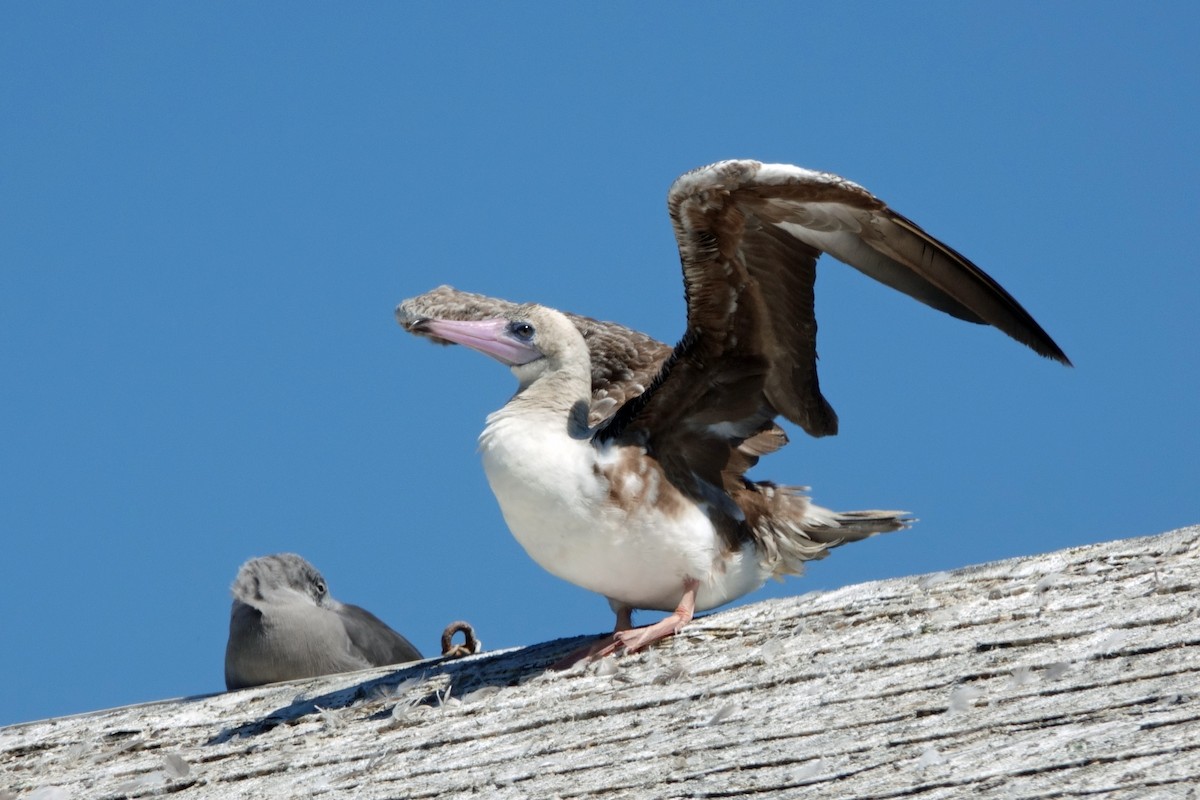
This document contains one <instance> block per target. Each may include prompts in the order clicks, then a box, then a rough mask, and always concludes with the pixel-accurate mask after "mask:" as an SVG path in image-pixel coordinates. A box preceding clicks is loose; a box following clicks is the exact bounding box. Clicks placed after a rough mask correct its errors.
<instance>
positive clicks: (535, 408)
mask: <svg viewBox="0 0 1200 800" xmlns="http://www.w3.org/2000/svg"><path fill="white" fill-rule="evenodd" d="M586 353H587V351H586V348H585V350H584V357H585V358H586ZM571 361H572V362H579V363H567V364H563V365H561V366H559V367H558V369H554V370H545V371H542V372H540V374H529V373H530V372H532V370H530V369H529V368H530V367H531V366H532V365H522V366H519V367H514V368H513V373H515V374H516V376H517V378H518V379H519V380H520V381H521V385H520V388H519V389H517V393H516V394H515V395H513V397H512V399H510V400H509V401H508V403H506V404H505V405H504V407H503V408H501V409H500V410H499V411H496V412H495V413H493V414H491V415H489V417H488V422H489V423H490V422H491V421H492V419H493V418H509V417H514V416H521V417H539V418H542V419H546V418H547V417H549V418H553V419H561V420H565V422H566V426H567V427H566V430H567V433H568V434H569V435H570V436H571V438H573V439H582V438H587V437H588V436H589V434H590V431H589V429H588V408H589V403H590V401H591V393H592V378H591V369H590V363H589V362H587V361H584V360H581V359H572V360H571ZM542 366H543V369H545V365H542Z"/></svg>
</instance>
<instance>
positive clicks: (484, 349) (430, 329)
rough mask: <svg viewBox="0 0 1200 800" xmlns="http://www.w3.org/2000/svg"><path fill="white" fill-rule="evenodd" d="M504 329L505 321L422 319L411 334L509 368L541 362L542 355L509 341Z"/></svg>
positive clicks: (526, 345) (521, 343) (532, 348)
mask: <svg viewBox="0 0 1200 800" xmlns="http://www.w3.org/2000/svg"><path fill="white" fill-rule="evenodd" d="M508 325H509V322H508V320H506V319H487V320H470V321H463V320H450V319H423V320H419V321H417V322H415V323H414V324H413V325H412V330H415V331H419V332H421V333H429V334H432V335H434V336H436V337H438V338H439V339H445V340H446V341H448V342H454V343H455V344H461V345H462V346H463V347H469V348H471V349H472V350H478V351H479V352H480V353H483V354H484V355H488V356H491V357H492V358H494V359H496V360H497V361H499V362H500V363H501V364H505V365H506V366H509V367H516V366H520V365H521V364H528V363H529V362H530V361H533V360H534V359H537V358H541V355H542V354H541V352H540V351H539V350H538V349H537V348H536V347H534V346H533V345H531V344H528V343H527V342H520V341H517V340H516V339H515V338H513V336H512V334H510V333H509V330H508Z"/></svg>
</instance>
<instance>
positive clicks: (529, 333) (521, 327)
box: [508, 322, 533, 342]
mask: <svg viewBox="0 0 1200 800" xmlns="http://www.w3.org/2000/svg"><path fill="white" fill-rule="evenodd" d="M508 332H509V333H511V334H512V335H513V336H515V337H517V338H518V339H520V340H521V341H523V342H528V341H529V340H530V339H532V338H533V326H532V325H530V324H529V323H528V322H510V323H508Z"/></svg>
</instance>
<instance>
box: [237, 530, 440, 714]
mask: <svg viewBox="0 0 1200 800" xmlns="http://www.w3.org/2000/svg"><path fill="white" fill-rule="evenodd" d="M232 590H233V608H232V609H231V611H230V615H229V642H228V644H227V645H226V647H225V687H226V688H227V689H231V690H232V689H243V688H245V687H247V686H259V685H261V684H264V683H274V682H276V681H286V680H293V679H295V678H312V677H316V676H318V675H330V674H333V673H337V672H352V671H354V670H359V669H366V668H367V667H381V666H386V665H388V664H401V663H404V662H408V661H420V660H421V657H422V656H421V654H420V652H418V650H417V648H415V647H413V646H412V644H411V643H410V642H409V641H408V640H407V639H405V638H404V637H403V636H401V635H400V634H398V633H396V632H395V631H394V630H392V629H391V628H389V627H388V626H387V625H386V624H384V622H383V621H382V620H380V619H379V618H378V617H376V616H375V615H374V614H372V613H371V612H370V611H367V610H366V609H364V608H359V607H358V606H354V605H350V604H348V603H340V602H338V601H337V600H335V599H334V598H333V596H332V595H331V594H329V587H328V586H327V585H326V583H325V579H324V578H323V577H322V576H321V573H320V572H318V571H317V568H316V567H314V566H313V565H312V564H310V563H308V562H307V561H305V560H304V559H303V558H301V557H300V556H298V555H296V554H294V553H277V554H275V555H270V556H263V557H262V558H253V559H250V560H249V561H247V562H246V563H245V564H243V565H242V567H241V569H240V570H238V575H237V579H236V580H234V582H233V587H232Z"/></svg>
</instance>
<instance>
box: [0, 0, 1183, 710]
mask: <svg viewBox="0 0 1200 800" xmlns="http://www.w3.org/2000/svg"><path fill="white" fill-rule="evenodd" d="M1196 8H1197V7H1196V6H1195V5H1194V4H1184V3H1178V4H1169V3H1164V4H1154V5H1152V6H1140V5H1137V4H1125V5H1114V4H1105V3H1093V2H1087V3H1067V2H1064V3H1040V2H1038V3H1019V2H1018V3H1006V4H999V5H997V4H978V3H959V2H946V3H921V4H916V5H914V4H879V3H835V4H832V5H831V4H821V5H817V4H800V3H763V4H742V3H739V4H727V5H726V4H722V5H717V4H710V3H698V4H678V3H675V4H649V5H647V4H632V3H629V4H605V5H603V6H595V5H569V6H563V5H561V4H540V5H533V4H503V5H496V4H491V3H489V4H469V3H468V4H463V5H458V6H456V7H454V8H453V9H450V7H449V6H446V5H445V4H431V5H429V6H419V5H417V4H410V3H389V4H351V5H345V4H328V3H322V4H315V3H250V4H247V3H189V4H184V3H128V2H118V3H102V4H96V3H78V4H74V3H67V4H64V3H53V2H51V3H5V4H3V5H0V375H2V376H3V377H2V380H0V411H2V413H0V493H2V497H0V535H2V536H3V553H4V558H3V563H4V573H5V580H4V581H3V582H2V583H0V607H3V608H4V609H5V613H4V616H3V623H0V624H2V625H3V628H2V635H3V652H4V656H3V658H2V659H0V724H4V723H9V722H14V721H19V720H26V719H34V718H41V717H49V716H55V715H62V714H67V713H73V712H81V711H87V710H92V709H99V708H105V707H110V706H115V705H120V704H126V703H132V702H137V701H144V700H153V699H160V698H167V697H174V696H180V695H188V694H196V693H203V692H212V691H218V690H220V689H222V688H223V685H224V684H223V680H222V660H223V655H224V647H225V636H226V632H227V625H228V607H229V590H228V587H229V584H230V582H231V581H232V580H233V577H234V574H235V573H236V571H237V568H238V566H239V565H240V564H241V562H242V561H243V560H245V559H246V558H249V557H251V556H256V555H264V554H267V553H272V552H278V551H295V552H298V553H300V554H302V555H304V556H305V557H307V558H308V559H309V560H311V561H312V562H314V563H315V564H316V565H317V566H318V567H319V568H320V569H321V570H322V571H323V572H324V573H325V575H326V577H327V578H328V580H329V582H330V585H331V588H332V589H333V592H334V594H335V595H337V596H339V597H340V598H341V599H343V600H346V601H350V602H355V603H358V604H361V605H363V606H366V607H367V608H370V609H371V610H373V611H374V612H375V613H377V614H378V615H379V616H381V617H382V618H384V619H385V620H387V621H388V622H389V623H391V624H392V625H393V626H394V627H396V628H397V629H398V630H400V631H401V632H403V633H404V634H405V635H406V636H408V637H409V638H410V639H412V641H413V642H414V643H416V644H417V645H418V647H420V648H421V649H422V650H423V651H425V652H426V653H433V652H434V651H435V650H436V649H437V644H436V640H437V636H438V634H439V633H440V631H441V629H442V627H443V626H444V625H445V624H446V623H448V622H450V621H451V620H453V619H457V618H465V619H467V620H470V621H471V622H472V623H474V624H475V625H476V627H477V628H478V630H479V632H480V635H481V636H482V638H483V640H484V643H485V644H486V645H487V646H488V647H489V648H497V647H506V646H513V645H520V644H527V643H533V642H538V641H543V640H546V639H550V638H555V637H559V636H568V635H574V634H578V633H584V632H593V631H601V630H604V629H606V628H607V627H608V626H609V625H610V624H611V621H612V618H611V614H610V612H609V609H608V606H607V604H606V603H605V602H604V600H603V599H601V598H599V597H597V596H594V595H590V594H588V593H587V592H585V591H583V590H582V589H578V588H575V587H574V586H571V585H569V584H566V583H563V582H561V581H559V580H557V579H555V578H553V577H551V576H550V575H548V574H546V573H544V572H542V571H541V570H540V569H539V568H538V567H537V566H536V565H534V564H533V563H532V562H531V561H530V560H529V559H528V558H527V557H526V556H525V555H524V553H523V552H522V551H521V550H520V548H519V547H518V545H517V544H516V543H515V541H514V540H513V539H512V538H511V536H510V535H509V534H508V532H507V531H506V529H505V527H504V523H503V521H502V519H501V518H500V515H499V512H498V511H497V509H496V506H495V503H494V501H493V499H492V497H491V494H490V492H489V491H488V488H487V485H486V482H485V480H484V478H483V474H482V470H481V469H480V466H479V463H478V459H477V456H476V454H475V437H476V435H477V433H478V432H479V430H480V429H481V427H482V424H483V418H484V416H485V414H486V413H487V412H488V411H490V410H492V409H494V408H496V407H498V406H499V405H501V404H502V403H503V402H504V401H505V400H506V399H507V398H508V396H509V395H510V394H511V392H512V391H513V388H514V383H513V379H512V377H511V375H509V374H508V373H507V371H506V370H504V369H503V368H502V367H500V366H498V365H497V364H495V363H494V362H491V361H490V360H488V359H486V358H484V357H482V356H479V355H478V354H475V353H470V352H468V351H465V350H463V349H461V348H455V349H444V348H436V347H433V346H431V345H428V344H426V343H424V342H422V341H419V340H417V339H414V338H412V337H410V336H408V335H406V334H404V333H403V332H402V331H401V330H400V329H399V328H398V327H397V326H396V325H395V323H394V321H393V318H392V308H393V307H394V305H395V304H396V303H397V302H398V301H399V300H401V299H403V298H405V297H408V296H411V295H414V294H418V293H420V292H423V291H425V290H427V289H429V288H431V287H433V286H435V285H437V284H440V283H452V284H454V285H456V286H459V287H461V288H464V289H470V290H474V291H479V292H485V293H488V294H494V295H499V296H502V297H508V298H510V299H514V300H537V301H540V302H543V303H546V304H549V305H554V306H557V307H560V308H564V309H569V310H572V311H577V312H580V313H585V314H590V315H593V316H598V317H602V318H607V319H614V320H617V321H620V322H623V323H626V324H628V325H631V326H633V327H636V328H640V329H643V330H645V331H647V332H649V333H652V334H654V335H656V336H658V337H659V338H661V339H665V340H668V341H671V342H673V341H674V340H675V339H676V338H677V337H678V335H679V334H680V333H681V332H682V330H683V320H684V308H683V302H682V299H681V285H680V276H679V272H678V260H677V255H676V251H675V244H674V240H673V238H672V235H671V230H670V226H669V223H668V219H667V215H666V211H665V196H666V190H667V187H668V186H669V185H670V183H671V181H672V180H673V179H674V178H675V177H676V176H677V175H678V174H680V173H681V172H683V171H685V170H687V169H690V168H693V167H696V166H699V165H702V164H705V163H708V162H711V161H715V160H719V159H723V158H734V157H743V158H757V159H761V160H768V161H783V162H789V163H795V164H800V165H803V166H806V167H811V168H815V169H822V170H829V171H833V172H837V173H839V174H842V175H844V176H846V177H848V178H850V179H852V180H855V181H857V182H859V183H861V184H863V185H865V186H866V187H868V188H869V189H870V190H872V191H873V192H875V193H876V194H877V195H879V196H880V197H882V198H884V199H885V200H886V201H887V202H889V203H890V204H891V205H892V206H893V207H894V208H895V209H897V210H898V211H900V212H901V213H903V214H905V215H907V216H909V217H911V218H913V219H914V220H916V221H917V222H918V223H919V224H921V225H922V226H924V227H925V228H926V229H928V230H929V231H930V232H932V233H933V234H934V235H936V236H938V237H940V238H941V239H943V240H944V241H946V242H947V243H948V244H950V245H951V246H952V247H955V248H957V249H959V250H960V251H962V252H963V253H965V254H966V255H967V256H968V257H970V258H972V259H973V260H975V261H976V262H977V263H978V264H979V265H980V266H982V267H983V268H984V269H985V270H987V271H989V272H990V273H991V274H992V275H993V276H995V277H996V278H997V279H998V280H999V281H1000V282H1001V283H1002V284H1003V285H1004V286H1005V287H1006V288H1008V289H1009V290H1010V291H1011V292H1012V293H1013V294H1014V295H1016V297H1017V298H1018V299H1019V300H1020V301H1021V302H1022V303H1023V304H1024V305H1025V306H1026V307H1027V308H1028V309H1029V310H1030V311H1031V312H1032V313H1033V315H1034V316H1035V317H1036V318H1037V319H1038V320H1039V322H1041V323H1042V325H1043V326H1044V327H1045V328H1046V329H1047V330H1048V331H1049V332H1050V334H1051V335H1052V336H1054V337H1055V339H1056V340H1057V341H1058V342H1059V344H1061V345H1062V347H1063V348H1064V349H1065V350H1066V351H1067V353H1068V355H1069V356H1070V357H1071V358H1072V359H1073V360H1074V362H1075V364H1076V368H1075V369H1065V368H1063V367H1060V366H1058V365H1056V364H1054V363H1052V362H1049V361H1046V360H1043V359H1040V358H1038V357H1037V356H1035V355H1033V354H1032V353H1031V352H1029V351H1028V350H1026V349H1024V348H1022V347H1020V346H1018V345H1017V344H1015V343H1014V342H1012V341H1010V340H1008V339H1007V338H1005V337H1004V336H1002V335H1001V334H999V333H998V332H996V331H994V330H990V329H984V328H980V327H976V326H971V325H968V324H965V323H962V322H959V321H957V320H953V319H951V318H949V317H945V316H942V315H939V314H937V313H936V312H933V311H932V310H930V309H928V308H926V307H924V306H921V305H919V304H917V303H915V302H913V301H912V300H910V299H908V298H907V297H904V296H902V295H899V294H897V293H895V292H892V291H891V290H888V289H886V288H885V287H882V286H880V285H877V284H874V283H872V282H871V281H869V280H868V279H866V278H865V277H863V276H862V275H860V274H858V273H857V272H854V271H852V270H850V269H848V268H846V267H844V266H842V265H840V264H838V263H836V262H833V261H823V265H822V267H821V272H820V277H819V280H818V284H817V294H818V307H817V313H818V318H819V320H820V324H821V338H820V350H821V355H822V361H821V379H822V388H823V389H824V391H825V394H826V395H827V397H828V398H829V399H830V401H831V402H832V403H833V405H834V407H835V408H836V409H837V411H838V412H839V414H840V416H841V420H842V434H841V435H840V436H837V437H834V438H829V439H824V440H820V441H817V440H812V439H808V438H807V437H805V436H804V435H803V433H801V432H799V431H796V430H793V431H792V434H793V437H792V438H793V444H792V445H791V446H790V447H788V448H787V449H786V450H785V451H783V452H782V453H779V454H777V455H775V456H772V457H770V458H768V459H765V460H764V461H763V463H762V464H760V465H759V467H758V468H757V470H756V473H755V474H756V476H758V477H761V478H770V479H774V480H777V481H780V482H787V483H799V484H806V485H811V486H812V487H813V494H814V496H815V498H816V499H817V501H818V502H820V503H822V504H823V505H828V506H832V507H836V508H847V509H850V508H864V507H868V508H869V507H883V508H906V509H910V510H911V511H913V512H914V513H915V514H916V515H918V516H919V517H920V519H921V522H920V523H919V524H918V525H917V526H916V527H915V528H914V529H913V530H911V531H909V532H907V533H900V534H892V535H890V536H888V537H884V538H880V539H876V540H873V541H871V542H868V543H865V544H860V545H856V546H852V547H847V548H843V549H841V550H839V551H837V552H836V553H835V554H834V555H833V557H831V558H830V559H828V560H826V561H824V562H821V563H818V564H816V565H814V566H813V567H812V569H811V570H810V571H809V575H808V576H807V577H805V578H802V579H792V580H789V581H788V582H787V583H785V584H782V585H776V584H771V585H769V586H768V587H767V588H766V589H764V590H762V591H760V592H758V593H757V594H754V595H751V596H750V597H748V598H746V600H747V601H753V600H760V599H763V598H767V597H773V596H781V595H792V594H800V593H803V592H806V591H809V590H813V589H823V588H830V587H836V586H839V585H843V584H847V583H854V582H858V581H864V580H870V579H875V578H882V577H888V576H896V575H906V574H915V573H922V572H930V571H936V570H942V569H947V568H952V567H956V566H962V565H967V564H972V563H976V562H981V561H987V560H992V559H998V558H1004V557H1008V556H1016V555H1022V554H1029V553H1037V552H1043V551H1047V550H1053V549H1057V548H1062V547H1067V546H1071V545H1078V544H1084V543H1088V542H1096V541H1102V540H1107V539H1113V538H1119V537H1126V536H1135V535H1139V534H1151V533H1157V532H1160V531H1165V530H1168V529H1171V528H1175V527H1178V526H1182V525H1185V524H1188V523H1195V522H1200V499H1198V498H1200V490H1198V489H1197V479H1198V478H1200V469H1198V466H1200V426H1198V425H1197V422H1196V408H1197V404H1198V403H1200V370H1198V366H1197V364H1198V356H1197V352H1198V344H1200V269H1198V267H1200V264H1198V263H1197V262H1198V256H1197V254H1198V253H1200V241H1198V239H1200V235H1198V230H1200V225H1198V223H1200V212H1198V209H1200V204H1198V203H1197V189H1196V187H1197V186H1198V185H1200V157H1198V156H1197V142H1200V123H1198V116H1200V108H1198V104H1200V55H1198V52H1200V51H1198V50H1197V45H1196V43H1197V42H1198V41H1200V21H1198V16H1197V15H1198V14H1200V12H1197V11H1196V10H1195V9H1196ZM1113 613H1114V615H1119V614H1120V609H1113ZM647 618H648V617H647V616H643V617H642V619H647Z"/></svg>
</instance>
